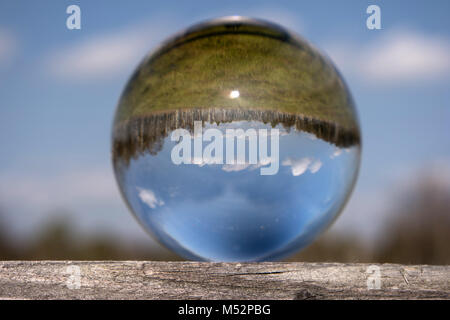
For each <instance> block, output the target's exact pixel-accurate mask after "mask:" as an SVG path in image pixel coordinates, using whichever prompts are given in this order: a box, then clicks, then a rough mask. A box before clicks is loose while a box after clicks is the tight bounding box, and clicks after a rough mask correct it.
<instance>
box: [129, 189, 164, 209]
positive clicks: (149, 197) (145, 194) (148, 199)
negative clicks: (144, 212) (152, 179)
mask: <svg viewBox="0 0 450 320" xmlns="http://www.w3.org/2000/svg"><path fill="white" fill-rule="evenodd" d="M136 189H137V190H138V192H139V194H138V196H139V198H140V199H141V201H142V202H144V203H145V204H147V205H148V206H149V207H150V208H152V209H155V208H156V206H159V207H160V206H163V205H164V204H165V203H164V201H163V200H161V199H158V198H157V197H156V195H155V193H154V192H153V191H152V190H150V189H144V188H139V187H137V188H136Z"/></svg>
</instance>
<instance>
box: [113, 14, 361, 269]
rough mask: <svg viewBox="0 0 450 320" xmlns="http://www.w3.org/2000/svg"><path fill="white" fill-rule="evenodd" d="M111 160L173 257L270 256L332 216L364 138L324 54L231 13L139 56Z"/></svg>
mask: <svg viewBox="0 0 450 320" xmlns="http://www.w3.org/2000/svg"><path fill="white" fill-rule="evenodd" d="M112 157H113V165H114V170H115V175H116V178H117V181H118V184H119V187H120V190H121V192H122V195H123V197H124V199H125V201H126V202H127V204H128V206H129V208H130V210H131V211H132V212H133V214H134V215H135V216H136V218H137V220H138V221H139V222H140V223H141V225H142V226H143V227H144V228H145V229H146V230H147V231H149V233H150V234H152V235H153V236H154V237H155V238H156V239H157V240H158V241H159V242H160V243H162V244H164V245H165V246H166V247H168V248H170V249H172V250H173V251H174V252H176V253H177V254H179V255H181V256H183V257H185V258H189V259H194V260H208V261H263V260H274V259H280V258H282V257H285V256H287V255H288V254H291V253H293V252H295V251H297V250H299V249H300V248H302V247H305V246H306V245H308V244H309V243H311V242H312V241H313V240H314V239H315V238H316V237H317V236H318V235H319V234H320V233H321V232H323V231H324V230H325V229H326V227H327V226H329V225H330V224H331V223H332V222H333V221H334V220H335V219H336V217H337V216H338V215H339V213H340V211H341V210H342V208H343V206H344V204H345V202H346V200H347V199H348V197H349V195H350V193H351V190H352V188H353V185H354V182H355V179H356V176H357V172H358V168H359V161H360V130H359V124H358V118H357V114H356V111H355V107H354V103H353V100H352V98H351V95H350V93H349V91H348V89H347V87H346V85H345V83H344V81H343V79H342V77H341V76H340V75H339V73H338V72H337V70H336V69H335V67H334V66H333V64H332V63H331V61H330V60H329V59H328V58H326V57H325V56H324V55H322V54H321V53H320V52H319V51H318V50H317V49H315V48H314V47H313V46H311V45H310V44H309V43H308V42H306V41H305V40H303V39H302V38H300V37H298V36H296V35H293V34H292V33H290V32H288V31H287V30H285V29H284V28H282V27H280V26H277V25H274V24H271V23H268V22H264V21H261V20H254V19H249V18H242V17H227V18H221V19H216V20H212V21H208V22H206V23H202V24H199V25H195V26H193V27H191V28H189V29H187V30H185V31H184V32H182V33H180V34H178V35H176V36H175V37H173V38H171V39H169V40H168V41H166V42H165V43H163V44H162V45H161V46H160V47H159V48H157V49H156V50H155V51H154V52H152V53H151V54H149V55H148V56H147V57H146V58H145V59H144V60H143V61H142V63H141V64H140V65H139V66H138V68H137V69H136V71H135V72H134V74H133V75H132V76H131V78H130V80H129V82H128V84H127V85H126V87H125V89H124V92H123V94H122V96H121V98H120V101H119V104H118V107H117V111H116V115H115V119H114V124H113V131H112Z"/></svg>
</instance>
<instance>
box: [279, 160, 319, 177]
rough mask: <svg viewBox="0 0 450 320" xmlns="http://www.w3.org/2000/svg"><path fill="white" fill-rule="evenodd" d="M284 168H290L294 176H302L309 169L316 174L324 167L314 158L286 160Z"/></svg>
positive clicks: (283, 163)
mask: <svg viewBox="0 0 450 320" xmlns="http://www.w3.org/2000/svg"><path fill="white" fill-rule="evenodd" d="M281 164H282V165H283V166H290V167H291V172H292V175H293V176H295V177H297V176H301V175H302V174H304V173H305V172H306V170H308V169H309V171H310V172H311V173H316V172H317V171H319V170H320V168H321V167H322V161H320V160H314V159H312V158H301V159H292V158H286V159H285V160H283V162H282V163H281Z"/></svg>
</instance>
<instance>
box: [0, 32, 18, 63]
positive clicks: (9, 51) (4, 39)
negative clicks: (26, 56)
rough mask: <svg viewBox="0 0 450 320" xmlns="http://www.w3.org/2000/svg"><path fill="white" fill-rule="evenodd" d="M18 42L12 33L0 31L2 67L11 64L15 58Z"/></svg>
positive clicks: (0, 59) (0, 61) (0, 60)
mask: <svg viewBox="0 0 450 320" xmlns="http://www.w3.org/2000/svg"><path fill="white" fill-rule="evenodd" d="M16 48H17V41H16V39H15V38H14V37H13V36H12V34H11V33H10V32H8V31H7V30H4V29H0V66H1V65H3V64H5V63H7V62H9V61H10V60H11V58H12V57H13V56H14V53H15V51H16Z"/></svg>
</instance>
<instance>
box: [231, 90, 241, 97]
mask: <svg viewBox="0 0 450 320" xmlns="http://www.w3.org/2000/svg"><path fill="white" fill-rule="evenodd" d="M239 95H240V94H239V91H238V90H233V91H231V92H230V98H231V99H236V98H239Z"/></svg>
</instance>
